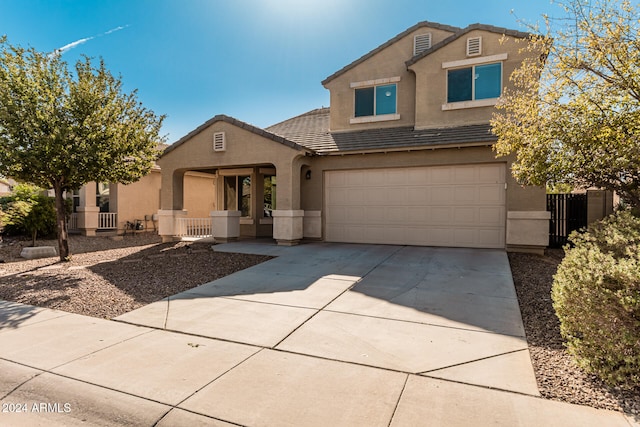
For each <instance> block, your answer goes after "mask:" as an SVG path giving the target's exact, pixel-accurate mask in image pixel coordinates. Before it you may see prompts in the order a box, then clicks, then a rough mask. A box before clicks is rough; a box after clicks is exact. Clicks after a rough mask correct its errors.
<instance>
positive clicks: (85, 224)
mask: <svg viewBox="0 0 640 427" xmlns="http://www.w3.org/2000/svg"><path fill="white" fill-rule="evenodd" d="M99 213H100V208H99V207H97V206H78V229H79V230H80V233H82V235H84V236H95V235H96V230H97V229H98V214H99Z"/></svg>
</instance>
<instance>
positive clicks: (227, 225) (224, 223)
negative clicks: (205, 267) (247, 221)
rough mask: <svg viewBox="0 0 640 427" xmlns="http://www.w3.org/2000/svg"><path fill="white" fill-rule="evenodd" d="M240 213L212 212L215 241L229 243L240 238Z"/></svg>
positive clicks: (210, 214)
mask: <svg viewBox="0 0 640 427" xmlns="http://www.w3.org/2000/svg"><path fill="white" fill-rule="evenodd" d="M240 215H242V212H240V211H211V212H210V213H209V216H211V222H212V227H213V239H214V240H215V241H216V242H220V243H227V242H232V241H234V240H238V237H240Z"/></svg>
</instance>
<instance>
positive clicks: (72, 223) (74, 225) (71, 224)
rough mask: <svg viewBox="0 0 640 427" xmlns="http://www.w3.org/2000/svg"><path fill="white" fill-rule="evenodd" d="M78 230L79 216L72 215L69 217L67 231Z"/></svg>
mask: <svg viewBox="0 0 640 427" xmlns="http://www.w3.org/2000/svg"><path fill="white" fill-rule="evenodd" d="M77 229H78V214H77V213H75V212H74V213H72V214H71V215H69V221H67V230H77Z"/></svg>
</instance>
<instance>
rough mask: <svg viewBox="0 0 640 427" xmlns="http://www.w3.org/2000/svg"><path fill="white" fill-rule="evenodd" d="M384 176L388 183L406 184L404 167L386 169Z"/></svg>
mask: <svg viewBox="0 0 640 427" xmlns="http://www.w3.org/2000/svg"><path fill="white" fill-rule="evenodd" d="M386 178H387V180H386V182H387V184H389V185H402V186H406V185H407V184H408V181H407V171H406V170H404V169H393V170H388V172H387V174H386Z"/></svg>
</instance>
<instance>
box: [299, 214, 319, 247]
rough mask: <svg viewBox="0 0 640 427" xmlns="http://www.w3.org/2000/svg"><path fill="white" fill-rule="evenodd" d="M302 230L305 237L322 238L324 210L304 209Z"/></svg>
mask: <svg viewBox="0 0 640 427" xmlns="http://www.w3.org/2000/svg"><path fill="white" fill-rule="evenodd" d="M302 230H303V236H304V238H305V239H317V240H319V239H322V211H304V220H303V229H302Z"/></svg>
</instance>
